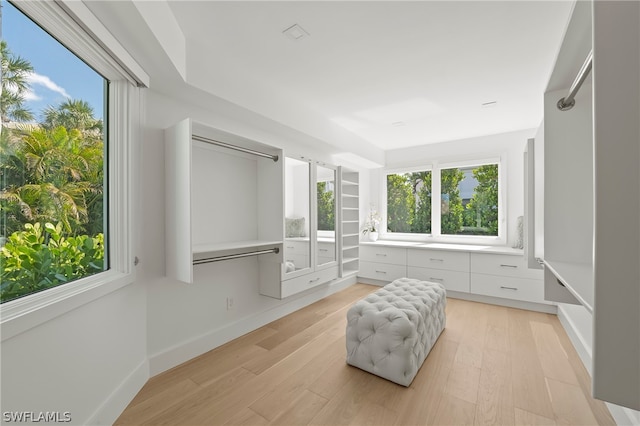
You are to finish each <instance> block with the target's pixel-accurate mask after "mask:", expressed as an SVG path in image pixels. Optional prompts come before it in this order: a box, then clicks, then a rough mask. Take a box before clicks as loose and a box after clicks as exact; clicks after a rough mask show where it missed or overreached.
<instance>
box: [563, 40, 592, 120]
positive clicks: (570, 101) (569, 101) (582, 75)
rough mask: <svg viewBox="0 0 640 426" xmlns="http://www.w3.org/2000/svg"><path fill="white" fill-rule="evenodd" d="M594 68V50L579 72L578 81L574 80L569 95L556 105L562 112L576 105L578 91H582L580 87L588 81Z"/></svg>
mask: <svg viewBox="0 0 640 426" xmlns="http://www.w3.org/2000/svg"><path fill="white" fill-rule="evenodd" d="M592 66H593V50H592V51H590V52H589V54H588V55H587V59H585V60H584V64H582V68H580V71H579V72H578V75H577V76H576V79H575V80H573V84H572V85H571V87H570V88H569V94H568V95H567V96H565V97H564V98H562V99H560V100H559V101H558V103H557V104H556V105H557V106H558V109H559V110H560V111H568V110H570V109H571V108H573V106H574V105H575V104H576V100H575V99H574V98H575V96H576V94H577V93H578V90H580V86H582V83H584V81H585V80H586V79H587V76H588V75H589V72H590V71H591V68H592Z"/></svg>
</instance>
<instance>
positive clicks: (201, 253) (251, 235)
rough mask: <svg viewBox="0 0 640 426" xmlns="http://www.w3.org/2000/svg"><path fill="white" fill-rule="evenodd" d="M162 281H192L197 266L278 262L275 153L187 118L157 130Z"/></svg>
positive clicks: (268, 266) (278, 160)
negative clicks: (160, 137)
mask: <svg viewBox="0 0 640 426" xmlns="http://www.w3.org/2000/svg"><path fill="white" fill-rule="evenodd" d="M164 136H165V170H166V182H165V183H166V186H165V191H166V193H165V200H166V204H165V206H166V208H165V215H166V216H165V221H166V226H165V250H166V274H167V276H168V277H171V278H174V279H176V280H178V281H182V282H185V283H192V282H193V270H194V267H199V266H198V265H201V264H206V263H210V262H216V261H220V260H228V259H235V258H243V257H253V256H259V257H260V268H261V276H262V272H263V271H264V272H267V273H269V271H270V272H271V273H272V272H273V271H275V270H277V269H279V268H280V264H281V262H282V215H283V211H282V205H283V198H282V191H273V188H282V185H283V165H282V164H283V161H282V151H281V150H280V149H277V148H274V147H272V146H269V145H265V144H261V143H258V142H255V141H252V140H249V139H246V138H242V137H239V136H236V135H232V134H229V133H226V132H223V131H220V130H217V129H213V128H210V127H208V126H204V125H202V124H199V123H196V122H193V121H192V120H190V119H186V120H183V121H181V122H180V123H178V124H176V125H175V126H172V127H171V128H168V129H166V130H165V135H164Z"/></svg>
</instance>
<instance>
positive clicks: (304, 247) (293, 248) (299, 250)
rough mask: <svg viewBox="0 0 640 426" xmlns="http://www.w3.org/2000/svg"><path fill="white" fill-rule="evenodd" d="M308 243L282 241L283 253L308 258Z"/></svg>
mask: <svg viewBox="0 0 640 426" xmlns="http://www.w3.org/2000/svg"><path fill="white" fill-rule="evenodd" d="M309 247H310V246H309V241H291V240H284V251H285V253H290V254H298V255H302V256H305V255H306V256H309V254H310V249H309Z"/></svg>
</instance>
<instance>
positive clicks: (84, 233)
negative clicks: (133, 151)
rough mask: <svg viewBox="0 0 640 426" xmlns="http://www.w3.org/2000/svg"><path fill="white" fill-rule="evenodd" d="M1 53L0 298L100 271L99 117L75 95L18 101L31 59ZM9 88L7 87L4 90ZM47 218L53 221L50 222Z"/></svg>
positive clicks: (101, 162)
mask: <svg viewBox="0 0 640 426" xmlns="http://www.w3.org/2000/svg"><path fill="white" fill-rule="evenodd" d="M0 48H1V53H2V75H3V79H2V110H1V113H2V122H3V128H2V131H1V132H0V177H1V179H0V247H2V248H1V249H0V278H1V281H0V302H2V303H4V302H6V301H9V300H13V299H16V298H18V297H22V296H25V295H27V294H31V293H34V292H38V291H41V290H45V289H47V288H50V287H55V286H57V285H60V284H63V283H66V282H70V281H73V280H76V279H79V278H82V277H85V276H88V275H91V274H95V273H97V272H101V271H104V270H105V265H104V235H103V232H104V226H105V220H104V195H105V190H104V182H105V180H104V142H103V131H102V128H103V123H102V120H99V119H96V118H95V117H94V113H93V109H92V108H91V107H90V106H89V104H88V103H87V102H85V101H82V100H72V99H69V100H66V101H64V102H62V103H61V104H60V105H58V106H57V107H54V106H49V107H47V108H46V109H45V111H43V119H42V120H41V121H40V122H37V123H36V122H33V119H34V115H33V114H32V112H31V111H29V110H28V109H27V108H26V107H25V106H24V103H25V93H27V92H28V91H29V89H30V88H29V84H28V80H27V78H26V75H27V74H28V73H30V72H33V67H32V66H31V64H30V63H29V62H28V61H26V60H24V59H22V58H19V57H15V56H14V55H13V54H12V53H11V51H10V49H9V47H8V46H7V44H6V42H5V41H2V42H1V45H0ZM9 87H11V88H10V89H9ZM53 224H56V225H55V226H54V225H53Z"/></svg>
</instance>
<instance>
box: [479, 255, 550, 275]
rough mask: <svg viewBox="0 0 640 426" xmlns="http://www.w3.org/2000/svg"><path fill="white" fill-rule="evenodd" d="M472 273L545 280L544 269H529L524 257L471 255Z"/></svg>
mask: <svg viewBox="0 0 640 426" xmlns="http://www.w3.org/2000/svg"><path fill="white" fill-rule="evenodd" d="M471 272H476V273H480V274H489V275H503V276H506V277H515V278H530V279H534V280H542V279H544V271H543V270H542V269H529V268H528V266H527V262H526V260H525V258H524V256H509V255H505V254H489V253H471Z"/></svg>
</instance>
